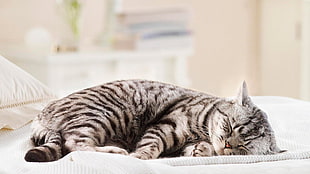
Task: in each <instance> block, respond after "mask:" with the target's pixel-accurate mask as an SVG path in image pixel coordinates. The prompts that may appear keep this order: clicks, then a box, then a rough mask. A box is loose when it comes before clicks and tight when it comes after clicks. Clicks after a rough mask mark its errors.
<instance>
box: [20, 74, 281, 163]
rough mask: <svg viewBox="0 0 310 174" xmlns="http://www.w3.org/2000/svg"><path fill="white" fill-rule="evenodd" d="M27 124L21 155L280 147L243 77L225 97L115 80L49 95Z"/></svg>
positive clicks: (267, 150) (147, 155)
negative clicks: (27, 146) (27, 140)
mask: <svg viewBox="0 0 310 174" xmlns="http://www.w3.org/2000/svg"><path fill="white" fill-rule="evenodd" d="M32 126H33V134H32V141H33V143H34V145H35V147H34V148H33V149H31V150H29V151H28V152H27V154H26V156H25V160H26V161H54V160H57V159H59V158H61V157H62V156H64V155H66V154H67V153H69V152H72V151H98V152H108V153H119V154H124V155H131V156H133V157H137V158H140V159H154V158H158V157H168V156H180V155H182V154H183V155H185V156H211V155H232V154H242V155H244V154H271V153H277V152H279V149H278V148H277V146H276V143H275V139H274V135H273V131H272V129H271V127H270V125H269V124H268V121H267V118H266V115H265V113H264V112H262V111H261V110H260V109H258V108H257V107H256V106H255V105H254V104H252V102H251V101H250V98H249V97H248V96H247V92H246V87H245V84H244V85H243V87H242V88H241V92H240V93H239V95H238V97H237V99H225V98H219V97H214V96H211V95H208V94H205V93H201V92H196V91H193V90H189V89H185V88H181V87H177V86H174V85H170V84H165V83H160V82H154V81H146V80H127V81H126V80H124V81H115V82H110V83H106V84H103V85H101V86H96V87H92V88H88V89H85V90H82V91H79V92H76V93H73V94H71V95H69V96H67V97H65V98H63V99H60V100H57V101H54V102H52V103H51V104H49V105H48V106H47V107H46V108H45V109H44V110H43V111H42V112H41V113H40V114H39V115H38V116H37V117H36V119H35V120H34V121H33V125H32ZM198 152H203V153H198Z"/></svg>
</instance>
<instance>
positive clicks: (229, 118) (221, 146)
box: [209, 82, 282, 155]
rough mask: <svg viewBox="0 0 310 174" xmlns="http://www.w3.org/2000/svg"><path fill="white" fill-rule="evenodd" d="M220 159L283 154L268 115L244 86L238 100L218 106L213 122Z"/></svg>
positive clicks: (229, 100)
mask: <svg viewBox="0 0 310 174" xmlns="http://www.w3.org/2000/svg"><path fill="white" fill-rule="evenodd" d="M209 128H210V137H211V142H212V144H213V146H214V149H215V151H216V153H217V154H218V155H262V154H276V153H280V152H282V151H281V150H280V149H279V148H278V147H277V145H276V141H275V136H274V133H273V130H272V128H271V126H270V124H269V122H268V120H267V115H266V113H265V112H263V111H262V110H261V109H259V108H258V107H257V106H255V105H254V104H253V102H252V101H251V99H250V97H249V96H248V91H247V86H246V83H245V82H244V83H243V84H242V86H241V88H240V90H239V93H238V95H237V97H236V98H235V99H224V100H223V101H222V102H220V103H218V104H217V106H216V109H215V110H214V111H213V116H212V118H211V121H210V122H209Z"/></svg>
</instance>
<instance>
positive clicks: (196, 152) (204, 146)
mask: <svg viewBox="0 0 310 174" xmlns="http://www.w3.org/2000/svg"><path fill="white" fill-rule="evenodd" d="M213 151H214V149H213V146H212V145H210V144H209V143H207V142H204V141H202V142H199V143H197V144H195V145H194V149H193V150H192V152H191V156H193V157H203V156H213Z"/></svg>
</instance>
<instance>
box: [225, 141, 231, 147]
mask: <svg viewBox="0 0 310 174" xmlns="http://www.w3.org/2000/svg"><path fill="white" fill-rule="evenodd" d="M225 148H227V149H231V148H232V146H231V145H230V143H229V142H228V141H226V142H225Z"/></svg>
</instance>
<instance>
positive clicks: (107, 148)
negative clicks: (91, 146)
mask: <svg viewBox="0 0 310 174" xmlns="http://www.w3.org/2000/svg"><path fill="white" fill-rule="evenodd" d="M95 149H96V151H97V152H105V153H116V154H121V155H128V152H127V150H125V149H122V148H119V147H115V146H103V147H96V148H95Z"/></svg>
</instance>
